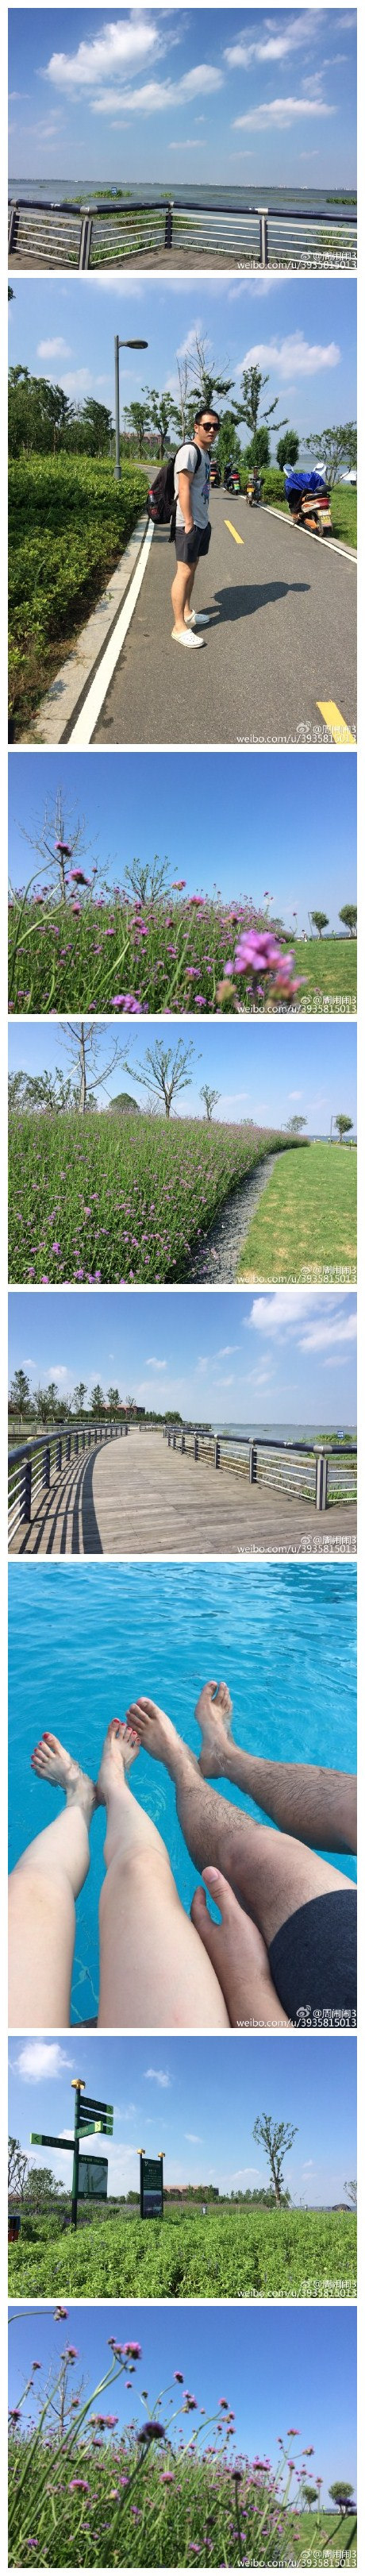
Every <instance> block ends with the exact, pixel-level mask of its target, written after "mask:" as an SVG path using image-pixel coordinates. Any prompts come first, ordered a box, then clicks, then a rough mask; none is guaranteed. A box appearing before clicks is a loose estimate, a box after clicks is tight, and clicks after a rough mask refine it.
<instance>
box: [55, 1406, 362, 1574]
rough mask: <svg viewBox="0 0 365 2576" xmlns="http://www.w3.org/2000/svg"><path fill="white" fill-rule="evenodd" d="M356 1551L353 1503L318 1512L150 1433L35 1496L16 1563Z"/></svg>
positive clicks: (92, 1455) (77, 1463)
mask: <svg viewBox="0 0 365 2576" xmlns="http://www.w3.org/2000/svg"><path fill="white" fill-rule="evenodd" d="M333 1545H334V1547H335V1552H336V1554H339V1553H341V1554H342V1552H343V1551H345V1552H346V1553H348V1552H349V1553H350V1554H351V1555H355V1553H356V1505H355V1503H344V1504H342V1505H340V1504H336V1505H335V1506H334V1507H333V1509H332V1510H330V1511H327V1512H323V1513H322V1512H316V1510H315V1507H314V1504H313V1503H308V1502H304V1501H303V1502H302V1501H299V1500H298V1498H297V1496H296V1495H295V1496H294V1495H291V1494H287V1495H283V1494H282V1493H279V1492H278V1493H275V1492H273V1490H272V1488H269V1487H268V1488H267V1489H266V1488H265V1486H263V1485H249V1484H248V1480H246V1477H244V1476H242V1477H241V1476H240V1475H237V1474H234V1473H230V1472H229V1470H228V1469H224V1468H219V1469H218V1470H217V1471H216V1470H215V1469H214V1467H212V1466H211V1465H210V1463H209V1461H208V1460H203V1459H198V1460H196V1461H195V1459H194V1458H192V1457H191V1456H190V1455H187V1456H186V1455H185V1456H184V1457H181V1453H180V1452H179V1451H178V1450H173V1449H169V1448H168V1445H167V1441H164V1440H162V1438H161V1436H160V1435H159V1434H158V1433H156V1435H155V1434H154V1433H153V1432H151V1433H148V1432H139V1433H138V1435H137V1433H135V1434H133V1433H132V1434H131V1435H130V1436H129V1438H128V1440H116V1441H109V1442H108V1443H107V1444H106V1446H105V1448H100V1449H98V1450H97V1451H94V1452H93V1451H88V1452H87V1453H86V1454H85V1455H83V1456H82V1457H81V1458H80V1456H79V1457H78V1458H73V1459H72V1460H71V1462H70V1464H69V1465H68V1466H64V1467H63V1468H62V1470H61V1474H60V1475H59V1476H55V1477H54V1479H53V1481H52V1483H51V1485H50V1488H49V1492H48V1493H46V1492H43V1490H42V1491H41V1493H40V1494H39V1495H38V1497H37V1499H36V1502H35V1507H34V1518H33V1520H32V1522H31V1524H30V1526H29V1525H27V1524H26V1523H23V1524H22V1526H21V1527H20V1529H18V1530H17V1531H16V1533H15V1537H14V1538H13V1540H12V1542H11V1547H10V1554H11V1556H32V1555H33V1556H37V1555H39V1556H229V1555H231V1554H233V1555H235V1556H236V1555H239V1554H240V1553H241V1552H242V1553H243V1554H245V1555H246V1554H248V1555H251V1554H252V1555H254V1556H257V1555H272V1554H273V1553H275V1551H278V1552H279V1553H280V1555H281V1554H282V1553H283V1554H284V1555H286V1554H290V1553H294V1554H295V1555H305V1556H307V1555H308V1556H310V1555H311V1554H312V1552H313V1554H315V1555H316V1556H317V1555H324V1554H325V1555H328V1554H330V1553H331V1548H332V1546H333Z"/></svg>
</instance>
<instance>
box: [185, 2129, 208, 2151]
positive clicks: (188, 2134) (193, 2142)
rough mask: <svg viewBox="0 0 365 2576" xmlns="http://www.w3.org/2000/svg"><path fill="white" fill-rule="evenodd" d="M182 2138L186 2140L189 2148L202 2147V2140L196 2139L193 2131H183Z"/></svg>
mask: <svg viewBox="0 0 365 2576" xmlns="http://www.w3.org/2000/svg"><path fill="white" fill-rule="evenodd" d="M184 2138H187V2142H188V2146H189V2147H203V2146H204V2138H197V2137H196V2135H195V2130H194V2129H184Z"/></svg>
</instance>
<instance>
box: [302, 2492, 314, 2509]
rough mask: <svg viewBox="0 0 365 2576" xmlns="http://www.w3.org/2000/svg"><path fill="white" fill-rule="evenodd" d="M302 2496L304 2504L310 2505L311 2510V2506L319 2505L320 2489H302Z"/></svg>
mask: <svg viewBox="0 0 365 2576" xmlns="http://www.w3.org/2000/svg"><path fill="white" fill-rule="evenodd" d="M302 2496H303V2501H304V2504H308V2505H309V2510H310V2508H311V2506H313V2505H314V2504H318V2487H302Z"/></svg>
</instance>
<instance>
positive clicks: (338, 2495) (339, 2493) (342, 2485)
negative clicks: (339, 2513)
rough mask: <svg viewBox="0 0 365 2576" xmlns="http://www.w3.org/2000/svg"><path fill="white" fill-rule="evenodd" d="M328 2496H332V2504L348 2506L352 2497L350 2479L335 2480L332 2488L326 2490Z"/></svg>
mask: <svg viewBox="0 0 365 2576" xmlns="http://www.w3.org/2000/svg"><path fill="white" fill-rule="evenodd" d="M328 2494H329V2495H330V2496H332V2502H333V2504H343V2505H345V2506H346V2505H349V2504H350V2502H351V2497H352V2495H353V2482H352V2478H335V2481H334V2485H333V2487H329V2488H328Z"/></svg>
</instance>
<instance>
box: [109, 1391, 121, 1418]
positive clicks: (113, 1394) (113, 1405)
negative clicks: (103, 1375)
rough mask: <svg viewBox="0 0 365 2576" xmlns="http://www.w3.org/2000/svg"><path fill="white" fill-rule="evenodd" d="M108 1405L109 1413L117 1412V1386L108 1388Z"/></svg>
mask: <svg viewBox="0 0 365 2576" xmlns="http://www.w3.org/2000/svg"><path fill="white" fill-rule="evenodd" d="M108 1404H109V1406H110V1412H111V1413H118V1412H119V1404H120V1396H119V1386H108Z"/></svg>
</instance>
